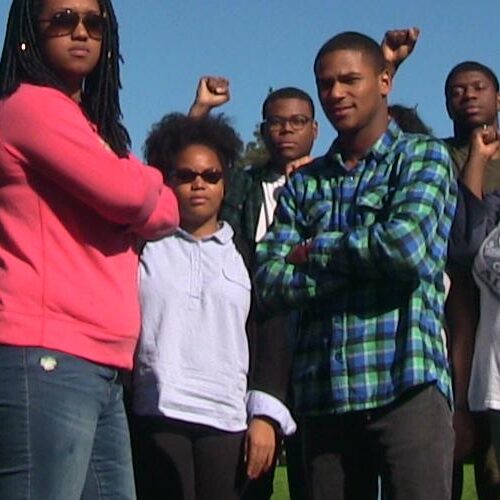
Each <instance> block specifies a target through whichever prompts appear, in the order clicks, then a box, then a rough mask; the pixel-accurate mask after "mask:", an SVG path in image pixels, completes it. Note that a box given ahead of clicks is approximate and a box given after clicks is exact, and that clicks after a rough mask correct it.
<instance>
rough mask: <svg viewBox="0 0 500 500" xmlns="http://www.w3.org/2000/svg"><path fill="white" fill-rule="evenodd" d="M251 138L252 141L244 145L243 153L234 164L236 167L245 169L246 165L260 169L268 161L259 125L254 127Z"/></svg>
mask: <svg viewBox="0 0 500 500" xmlns="http://www.w3.org/2000/svg"><path fill="white" fill-rule="evenodd" d="M253 136H254V140H253V141H249V142H247V143H246V145H245V149H244V150H243V153H242V154H241V156H240V158H239V160H238V161H237V162H236V166H237V167H246V166H248V165H254V166H257V167H261V166H263V165H264V164H265V163H266V162H267V161H268V160H269V153H268V152H267V149H266V146H265V144H264V140H263V139H262V134H261V133H260V126H259V124H257V125H255V129H254V131H253Z"/></svg>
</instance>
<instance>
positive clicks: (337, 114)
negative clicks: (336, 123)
mask: <svg viewBox="0 0 500 500" xmlns="http://www.w3.org/2000/svg"><path fill="white" fill-rule="evenodd" d="M352 109H353V106H334V107H331V108H328V115H329V116H330V117H331V118H333V119H335V120H340V119H342V118H344V117H346V116H347V115H348V114H349V113H350V112H351V110H352Z"/></svg>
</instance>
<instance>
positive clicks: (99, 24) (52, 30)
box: [38, 9, 104, 40]
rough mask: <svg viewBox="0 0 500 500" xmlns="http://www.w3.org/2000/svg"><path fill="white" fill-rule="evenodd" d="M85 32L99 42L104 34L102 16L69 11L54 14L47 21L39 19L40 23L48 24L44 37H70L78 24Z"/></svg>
mask: <svg viewBox="0 0 500 500" xmlns="http://www.w3.org/2000/svg"><path fill="white" fill-rule="evenodd" d="M80 21H81V22H82V23H83V26H84V27H85V29H86V30H87V33H88V35H89V37H90V38H93V39H94V40H101V39H102V35H103V32H104V16H102V15H101V14H96V13H94V12H89V13H88V14H79V13H78V12H75V11H74V10H71V9H65V10H61V11H60V12H56V13H55V14H54V15H53V16H52V17H50V18H49V19H39V20H38V22H40V23H49V25H48V27H47V29H46V30H45V31H44V32H43V34H44V36H46V37H58V36H66V35H71V33H73V32H74V31H75V29H76V28H77V26H78V25H79V24H80Z"/></svg>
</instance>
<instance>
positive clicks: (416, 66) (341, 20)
mask: <svg viewBox="0 0 500 500" xmlns="http://www.w3.org/2000/svg"><path fill="white" fill-rule="evenodd" d="M9 5H10V0H0V19H2V26H1V27H0V37H1V40H3V38H4V31H5V26H4V24H5V20H6V18H7V12H8V8H9ZM114 5H115V9H116V11H117V16H118V19H119V22H120V35H121V51H122V54H123V56H124V58H125V64H124V65H123V67H122V81H123V91H122V94H121V100H122V108H123V112H124V121H125V124H126V126H127V127H128V129H129V132H130V134H131V136H132V141H133V149H134V151H135V152H136V153H140V152H141V147H142V143H143V142H144V138H145V135H146V133H147V131H148V129H149V127H150V126H151V124H152V123H153V122H155V121H157V120H158V119H159V118H161V116H162V115H163V114H165V113H168V112H171V111H187V109H188V107H189V105H190V103H191V101H192V99H193V96H194V92H195V88H196V85H197V82H198V78H199V77H200V76H201V75H204V74H219V75H225V76H227V77H228V78H229V79H230V81H231V94H232V101H231V103H230V104H228V105H226V106H225V107H224V111H225V112H226V113H227V114H228V115H229V116H230V117H231V118H232V119H233V123H234V125H235V126H236V128H237V130H238V131H239V132H240V134H241V135H242V138H243V139H244V140H245V141H248V140H250V139H251V138H252V131H253V130H254V127H255V124H256V123H257V122H259V120H260V108H261V103H262V101H263V99H264V98H265V96H266V95H267V92H268V89H269V87H273V88H275V89H276V88H279V87H282V86H288V85H293V86H297V87H300V88H302V89H304V90H306V91H307V92H309V93H310V94H311V95H312V96H313V98H314V100H315V102H316V103H317V97H316V93H315V92H316V91H315V86H314V78H313V72H312V62H313V60H314V57H315V55H316V52H317V51H318V49H319V47H320V46H321V45H322V44H323V42H325V41H326V40H327V39H328V38H329V37H331V36H333V35H334V34H336V33H338V32H340V31H346V30H356V31H361V32H363V33H366V34H368V35H370V36H372V37H373V38H375V39H376V40H381V39H382V36H383V34H384V32H385V31H386V30H387V29H390V28H397V27H407V26H418V27H420V28H421V30H422V32H421V35H420V40H419V42H418V45H417V47H416V49H415V52H414V53H413V54H412V56H411V58H410V59H409V60H408V61H407V62H406V63H405V65H404V66H402V67H401V69H400V71H399V73H398V75H397V77H396V80H395V82H394V89H393V92H392V95H391V99H390V100H391V102H393V103H396V102H398V103H402V104H406V105H409V106H414V105H418V111H419V112H420V114H421V116H422V117H423V119H424V120H425V121H426V122H427V123H428V124H429V125H430V126H431V127H433V129H434V132H435V133H436V134H437V135H439V136H447V135H450V134H451V132H452V129H451V123H450V121H449V119H448V117H447V115H446V109H445V107H444V97H443V83H444V80H445V78H446V75H447V73H448V71H449V70H450V69H451V67H452V66H453V65H454V64H456V63H458V62H460V61H463V60H466V59H473V60H478V61H480V62H482V63H484V64H486V65H488V66H490V67H491V68H492V69H493V70H494V71H495V72H496V74H497V75H500V6H499V2H498V0H476V1H475V2H471V1H470V0H467V1H465V0H453V1H452V0H419V1H406V2H405V1H402V0H349V1H344V2H340V1H337V0H177V1H172V0H114ZM317 107H318V109H317V116H318V120H319V123H320V137H319V139H318V141H317V144H316V147H315V150H314V152H315V154H316V155H319V154H321V153H322V152H324V151H325V150H326V148H327V147H328V145H329V144H330V142H331V140H332V139H333V137H334V135H335V134H334V131H333V130H332V128H331V127H330V125H329V124H328V122H326V120H325V119H324V117H323V113H322V111H321V109H320V107H319V105H317Z"/></svg>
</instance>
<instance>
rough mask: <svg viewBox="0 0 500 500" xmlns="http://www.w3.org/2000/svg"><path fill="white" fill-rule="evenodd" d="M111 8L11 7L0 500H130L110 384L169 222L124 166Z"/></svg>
mask: <svg viewBox="0 0 500 500" xmlns="http://www.w3.org/2000/svg"><path fill="white" fill-rule="evenodd" d="M119 59H120V54H119V49H118V34H117V24H116V20H115V16H114V12H113V8H112V5H111V3H110V1H109V0H14V1H13V2H12V6H11V10H10V14H9V21H8V26H7V33H6V38H5V43H4V48H3V53H2V59H1V61H0V423H1V424H0V498H5V499H7V498H8V499H9V500H17V499H36V500H42V499H44V500H45V499H47V500H49V499H50V500H59V499H60V500H73V499H74V500H79V499H80V498H92V499H100V498H106V499H115V498H116V499H118V498H120V499H133V498H135V493H134V484H133V474H132V469H131V458H130V447H129V438H128V430H127V425H126V419H125V414H124V410H123V403H122V387H121V381H120V372H121V370H126V369H130V368H131V365H132V356H133V351H134V348H135V344H136V340H137V336H138V332H139V306H138V298H137V260H138V256H137V240H138V239H139V238H146V239H147V238H157V237H161V236H164V235H166V234H167V233H168V232H169V231H171V230H172V228H173V227H175V226H176V225H177V224H178V209H177V203H176V201H175V197H174V196H173V194H172V192H171V191H170V189H169V188H167V187H165V186H164V185H163V181H162V176H161V173H160V172H159V171H158V170H156V169H153V168H151V167H147V166H144V165H142V164H141V163H140V162H139V161H138V160H137V159H135V158H134V157H132V156H131V155H130V153H129V137H128V134H127V131H126V130H125V128H124V127H123V125H122V124H121V122H120V118H121V111H120V106H119V101H118V89H119V86H120V83H119V68H118V65H119Z"/></svg>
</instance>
